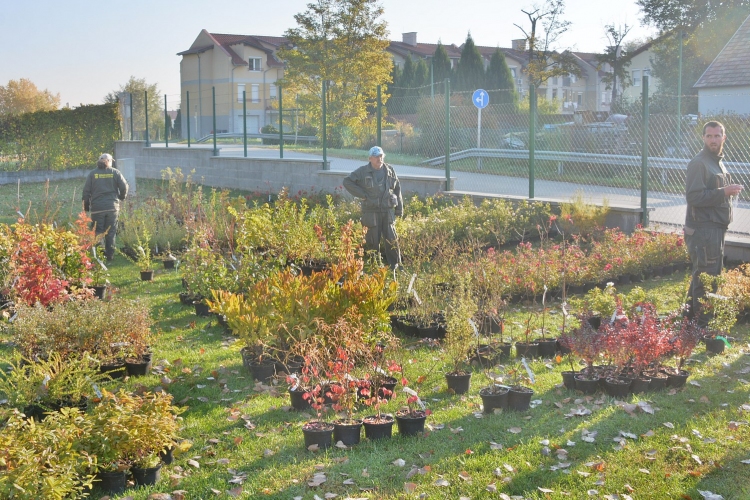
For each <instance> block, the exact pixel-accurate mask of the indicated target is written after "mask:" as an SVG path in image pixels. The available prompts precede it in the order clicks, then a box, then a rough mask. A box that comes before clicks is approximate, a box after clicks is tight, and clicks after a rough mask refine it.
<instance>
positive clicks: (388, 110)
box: [121, 82, 750, 235]
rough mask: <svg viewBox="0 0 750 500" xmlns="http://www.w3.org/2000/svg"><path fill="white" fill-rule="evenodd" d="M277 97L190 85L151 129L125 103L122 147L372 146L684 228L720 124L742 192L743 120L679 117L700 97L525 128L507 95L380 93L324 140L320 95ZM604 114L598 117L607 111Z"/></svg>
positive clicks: (473, 179) (747, 128) (579, 114)
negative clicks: (695, 173) (694, 173)
mask: <svg viewBox="0 0 750 500" xmlns="http://www.w3.org/2000/svg"><path fill="white" fill-rule="evenodd" d="M279 89H280V88H279V87H275V86H273V85H270V86H262V88H261V87H260V86H256V85H248V86H247V87H245V86H244V85H226V86H222V87H206V86H203V87H202V88H197V86H196V89H193V90H188V91H186V92H183V94H182V95H181V96H162V98H163V99H164V102H163V103H162V105H161V109H160V110H159V111H155V110H154V109H153V106H152V104H149V116H148V120H149V123H146V116H145V113H144V104H143V103H144V101H145V96H137V95H133V96H132V101H131V96H130V95H129V94H125V95H123V96H122V99H121V107H122V109H121V111H122V112H121V116H122V117H123V137H124V138H126V139H128V138H131V137H132V138H133V139H144V138H145V137H146V130H148V137H149V140H150V141H159V142H162V143H163V142H165V137H167V138H168V142H171V143H172V144H174V143H176V142H179V143H181V144H183V145H184V144H186V143H187V144H188V145H190V144H196V143H209V144H210V143H211V142H212V141H213V142H214V143H216V141H218V142H219V143H226V142H234V143H239V144H242V143H243V142H244V143H245V144H248V143H250V144H252V145H253V146H255V145H261V144H265V145H276V146H275V147H278V144H279V143H280V140H281V138H282V137H283V141H284V144H304V145H312V146H313V147H316V146H317V147H318V148H320V147H322V148H324V150H325V149H327V150H328V154H329V155H330V156H332V157H336V154H337V152H339V153H340V154H344V153H346V154H349V155H350V154H351V152H350V151H339V150H355V151H361V152H362V153H360V155H362V157H363V156H364V155H365V153H364V151H366V150H368V149H369V148H370V147H371V146H372V145H375V144H380V145H381V146H382V147H383V148H384V149H385V151H386V153H387V155H388V161H389V162H390V163H393V164H397V165H411V166H413V167H423V168H426V169H433V170H434V171H435V172H436V173H437V172H445V175H446V176H448V175H452V176H454V177H456V178H457V179H458V180H457V182H456V189H457V190H462V191H474V192H485V193H492V194H498V195H513V196H523V197H533V198H555V199H562V200H567V199H571V198H573V197H577V196H582V197H583V199H584V200H586V201H592V202H604V201H606V202H608V203H609V204H610V205H613V206H633V207H642V206H643V203H644V196H643V194H645V203H646V206H647V207H648V219H649V221H650V222H651V223H658V224H662V225H671V226H680V225H682V223H683V221H684V217H685V208H686V204H685V194H684V191H685V172H686V167H687V163H688V162H689V160H690V158H692V157H693V156H694V155H695V154H697V153H698V152H699V151H700V150H701V148H702V147H703V141H702V126H703V124H704V123H705V122H706V121H708V120H709V119H717V120H719V121H721V122H722V123H724V125H725V127H726V134H727V141H726V144H725V160H724V161H725V164H726V166H727V169H728V170H729V171H730V173H731V174H732V177H733V180H734V182H737V183H739V184H743V185H745V186H748V188H749V189H750V179H748V176H750V120H748V119H745V118H741V117H739V116H737V115H721V116H718V115H717V116H702V117H699V116H698V115H697V114H686V111H685V110H697V109H698V102H697V97H696V96H682V97H681V98H678V97H677V96H669V95H658V96H652V97H651V98H650V99H649V101H648V105H649V106H648V110H646V108H645V107H644V106H643V103H642V102H637V103H635V104H632V105H622V104H620V105H618V106H617V110H616V112H614V113H610V112H609V111H600V110H596V109H583V108H584V107H585V106H587V105H590V103H589V104H586V105H581V103H578V102H566V103H560V102H556V101H551V102H550V101H540V103H539V104H538V106H537V108H536V109H537V111H536V113H535V115H534V116H533V118H534V119H533V120H532V119H531V118H532V115H531V112H530V106H529V104H528V99H526V100H519V99H518V97H517V95H516V93H515V91H507V90H490V91H488V92H487V97H488V98H489V104H488V105H486V107H484V108H482V109H481V110H480V109H479V108H478V107H477V106H475V103H474V101H473V92H465V91H462V92H456V91H450V83H449V82H436V83H435V84H434V85H427V86H424V87H419V88H399V87H390V88H387V89H386V88H383V92H382V96H383V97H382V99H381V100H380V101H378V102H373V103H371V106H370V108H369V111H370V116H369V117H368V118H367V119H364V120H361V121H360V122H357V123H356V124H355V125H351V121H350V122H349V123H350V124H349V125H348V126H342V125H341V124H339V123H336V122H335V121H334V120H333V119H332V117H331V114H330V113H331V112H330V111H328V112H327V118H328V120H327V124H326V134H325V136H324V134H323V133H322V108H323V106H322V99H321V96H320V95H306V96H296V95H290V93H284V94H281V92H280V90H279ZM446 89H448V97H447V98H446ZM230 90H231V92H230ZM321 95H322V94H321ZM712 97H713V98H714V99H715V100H720V98H721V97H722V96H718V95H717V96H712ZM736 98H737V99H742V98H745V99H747V98H748V96H744V97H743V96H737V97H736ZM724 100H725V101H726V100H727V99H726V96H725V99H724ZM730 100H731V98H730ZM589 101H591V99H587V101H586V102H587V103H588V102H589ZM639 101H640V100H639ZM131 102H132V107H131ZM149 103H151V98H149ZM604 104H605V103H602V105H601V106H600V107H602V108H609V105H608V104H607V105H606V106H605V105H604ZM678 109H681V110H683V111H682V113H678V112H677V110H678ZM329 110H330V108H329ZM645 111H647V114H644V113H645ZM378 114H380V116H381V120H380V124H381V127H380V129H379V128H378V120H377V118H376V117H377V116H378ZM280 115H281V122H282V124H283V126H282V127H280V126H279V116H280ZM131 117H132V118H131ZM165 117H169V118H170V119H171V122H172V126H171V127H170V126H169V123H168V121H167V120H165ZM280 129H281V130H280ZM131 131H133V134H132V136H131V134H130V132H131ZM214 131H216V134H214V133H213V132H214ZM532 131H533V132H532ZM532 146H533V148H532ZM531 151H533V161H532V160H530V157H531V156H532V154H531ZM245 155H247V148H245ZM644 157H647V158H648V159H647V161H646V162H645V165H646V166H647V168H646V173H647V175H645V176H644V175H643V173H644V171H643V165H644V161H643V160H644ZM439 175H440V174H439ZM644 180H645V181H646V182H645V183H644ZM643 188H645V191H643ZM748 192H750V191H748ZM747 196H748V195H747V194H746V193H743V194H742V195H741V196H740V197H739V199H738V200H733V202H734V204H735V222H734V223H733V224H732V226H730V231H731V232H735V233H740V234H744V235H750V203H748V197H747Z"/></svg>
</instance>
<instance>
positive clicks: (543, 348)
mask: <svg viewBox="0 0 750 500" xmlns="http://www.w3.org/2000/svg"><path fill="white" fill-rule="evenodd" d="M547 291H548V290H547V285H544V292H543V293H542V330H541V331H542V337H541V338H540V339H536V340H534V342H535V343H537V344H539V347H538V348H537V353H538V354H539V356H540V357H542V358H554V357H555V353H556V352H557V339H556V338H552V339H548V338H547V337H546V331H547V328H546V327H547V325H546V321H547Z"/></svg>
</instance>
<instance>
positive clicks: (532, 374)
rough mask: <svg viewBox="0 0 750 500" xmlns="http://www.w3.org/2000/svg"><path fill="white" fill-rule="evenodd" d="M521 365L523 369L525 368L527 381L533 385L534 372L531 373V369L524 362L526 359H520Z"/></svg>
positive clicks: (534, 380)
mask: <svg viewBox="0 0 750 500" xmlns="http://www.w3.org/2000/svg"><path fill="white" fill-rule="evenodd" d="M521 364H522V365H523V367H524V368H526V373H527V374H528V375H529V380H531V383H532V384H533V383H535V382H536V378H535V377H534V372H532V371H531V367H530V366H529V364H528V363H527V362H526V358H521Z"/></svg>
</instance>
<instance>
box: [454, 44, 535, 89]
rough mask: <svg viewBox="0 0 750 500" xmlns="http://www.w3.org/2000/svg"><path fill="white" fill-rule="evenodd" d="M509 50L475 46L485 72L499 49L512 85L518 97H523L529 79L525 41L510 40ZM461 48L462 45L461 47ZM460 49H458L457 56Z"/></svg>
mask: <svg viewBox="0 0 750 500" xmlns="http://www.w3.org/2000/svg"><path fill="white" fill-rule="evenodd" d="M511 44H512V46H511V48H509V49H508V48H504V47H489V46H485V45H477V49H478V50H479V53H480V54H482V59H484V69H485V70H486V69H487V68H488V67H489V65H490V59H492V54H494V53H495V51H496V50H497V49H498V48H499V49H500V52H502V53H503V55H504V56H505V64H507V65H508V68H509V69H510V73H511V74H512V75H513V83H514V84H515V88H516V92H517V93H518V95H519V96H521V97H523V96H525V95H526V94H527V93H528V91H529V79H528V77H527V76H526V71H524V70H525V68H526V65H527V64H528V62H529V58H528V56H527V55H526V52H525V49H526V39H523V38H522V39H519V40H512V41H511ZM461 48H463V45H461ZM460 50H461V49H459V54H460V53H461V52H460Z"/></svg>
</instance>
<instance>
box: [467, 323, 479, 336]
mask: <svg viewBox="0 0 750 500" xmlns="http://www.w3.org/2000/svg"><path fill="white" fill-rule="evenodd" d="M469 324H470V325H471V328H472V329H473V330H474V336H475V337H476V338H479V329H478V328H477V324H476V323H474V320H473V319H471V318H469Z"/></svg>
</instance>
